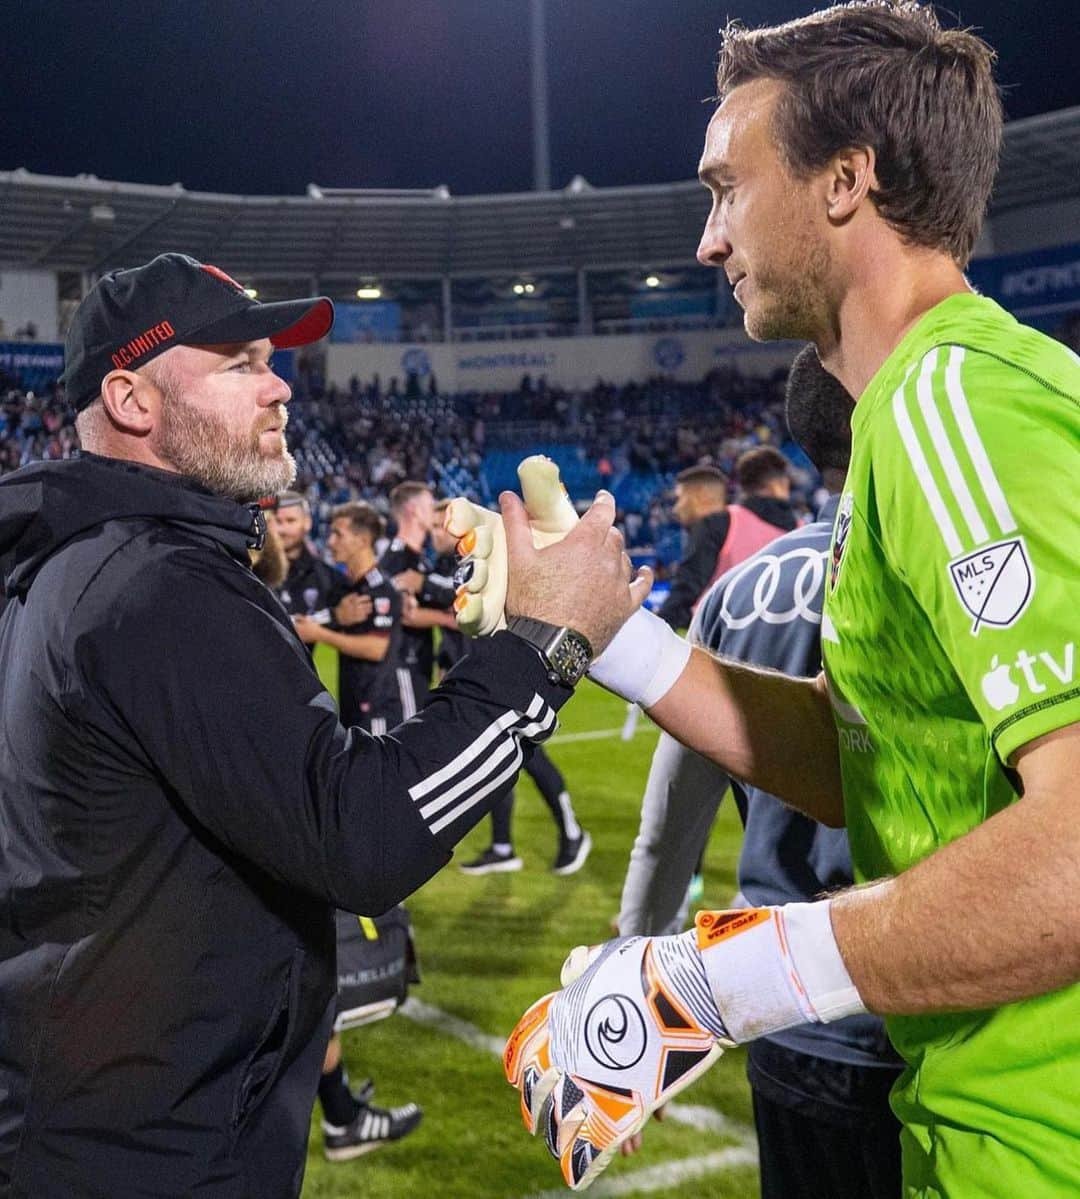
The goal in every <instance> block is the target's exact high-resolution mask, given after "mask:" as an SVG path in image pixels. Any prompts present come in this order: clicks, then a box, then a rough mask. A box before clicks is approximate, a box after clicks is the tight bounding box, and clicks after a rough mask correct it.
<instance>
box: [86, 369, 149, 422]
mask: <svg viewBox="0 0 1080 1199" xmlns="http://www.w3.org/2000/svg"><path fill="white" fill-rule="evenodd" d="M101 401H102V403H103V404H104V405H105V411H106V412H107V413H108V414H109V419H110V420H111V421H112V423H113V424H114V425H115V426H116V428H117V429H119V430H120V432H122V433H130V434H132V435H133V436H135V437H145V436H146V435H147V434H148V433H150V432H152V431H153V429H154V427H155V426H156V424H157V418H158V413H159V412H160V410H161V392H160V390H159V389H158V387H157V385H156V384H155V383H154V382H153V381H152V380H150V379H148V378H146V377H145V376H144V375H140V374H137V373H136V372H135V371H125V370H117V371H110V372H109V373H108V374H107V375H106V376H105V378H104V379H102V381H101Z"/></svg>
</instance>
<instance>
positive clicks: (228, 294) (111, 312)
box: [61, 254, 334, 411]
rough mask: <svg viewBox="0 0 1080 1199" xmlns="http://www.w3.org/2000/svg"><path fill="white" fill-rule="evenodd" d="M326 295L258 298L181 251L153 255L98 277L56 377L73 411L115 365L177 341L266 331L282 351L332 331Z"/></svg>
mask: <svg viewBox="0 0 1080 1199" xmlns="http://www.w3.org/2000/svg"><path fill="white" fill-rule="evenodd" d="M333 323H334V305H333V304H332V303H331V302H330V301H329V300H328V299H327V298H326V297H325V296H317V297H315V298H314V299H308V300H284V301H282V302H280V303H277V304H260V303H259V302H258V301H257V300H253V299H252V298H251V297H250V296H249V295H247V294H246V292H245V291H244V289H243V287H241V286H240V284H239V283H237V282H236V280H235V279H232V278H230V277H229V276H228V275H226V274H225V272H224V271H223V270H219V268H218V267H216V266H207V265H206V264H205V263H202V262H196V261H195V259H194V258H189V257H188V256H187V255H186V254H159V255H158V257H157V258H155V259H154V260H153V261H152V262H148V263H147V264H146V265H145V266H137V267H133V268H131V269H130V270H126V271H113V272H112V273H111V274H108V275H105V276H103V277H102V278H101V279H100V280H99V281H98V283H97V284H96V285H95V287H94V289H93V290H92V291H91V292H90V294H89V295H88V296H87V297H86V298H85V299H84V300H83V301H82V303H81V304H80V305H79V307H78V308H76V310H75V314H74V316H73V317H72V318H71V325H70V326H69V327H68V333H67V338H66V340H65V342H64V373H63V374H62V375H61V380H62V382H63V383H64V386H65V388H66V390H67V398H68V402H69V403H70V404H71V405H72V407H73V408H75V410H76V411H79V410H81V409H83V408H85V407H86V405H87V404H89V403H90V402H91V401H92V400H95V399H96V398H97V397H98V395H99V394H100V391H101V381H102V379H104V378H105V376H106V375H107V374H108V373H109V372H110V371H113V370H135V369H136V368H137V367H140V366H145V364H146V363H147V362H149V361H150V360H151V359H152V358H156V357H157V356H158V355H159V354H163V353H164V352H165V351H166V350H171V349H172V347H173V346H179V345H196V346H198V345H219V344H222V343H225V342H238V341H257V340H259V339H260V338H263V337H269V338H270V341H271V342H272V343H273V344H274V346H275V347H276V348H278V349H281V350H287V349H290V348H292V347H293V346H306V345H308V344H309V343H310V342H313V341H318V340H319V339H320V338H321V337H325V336H326V334H327V333H329V332H330V326H331V325H333Z"/></svg>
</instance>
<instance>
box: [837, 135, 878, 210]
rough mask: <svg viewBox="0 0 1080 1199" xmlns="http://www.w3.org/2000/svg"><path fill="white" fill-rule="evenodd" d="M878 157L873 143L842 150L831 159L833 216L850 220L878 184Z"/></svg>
mask: <svg viewBox="0 0 1080 1199" xmlns="http://www.w3.org/2000/svg"><path fill="white" fill-rule="evenodd" d="M876 166H877V157H876V155H875V154H874V151H873V150H872V149H871V148H870V147H869V146H853V147H850V148H849V149H846V150H842V151H841V152H840V153H839V154H837V155H836V156H835V157H834V158H833V159H832V161H831V162H830V163H829V169H828V177H827V186H826V191H825V203H826V204H827V205H828V212H829V220H830V221H832V222H833V223H834V224H843V223H844V222H845V221H848V220H850V219H851V218H852V217H853V216H854V215H855V213H856V212H858V210H859V208H860V207H861V206H862V205H863V204H864V203H865V202H866V201H867V200H868V199H869V198H870V196H871V194H872V193H873V191H874V190H875V189H876V188H877V186H878V181H877V174H876Z"/></svg>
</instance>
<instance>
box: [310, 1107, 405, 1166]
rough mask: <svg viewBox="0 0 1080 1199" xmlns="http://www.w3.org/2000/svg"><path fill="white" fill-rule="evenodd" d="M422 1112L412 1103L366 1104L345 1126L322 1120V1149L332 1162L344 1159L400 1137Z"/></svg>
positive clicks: (398, 1139) (346, 1159) (357, 1155)
mask: <svg viewBox="0 0 1080 1199" xmlns="http://www.w3.org/2000/svg"><path fill="white" fill-rule="evenodd" d="M423 1114H424V1113H423V1112H422V1111H421V1109H420V1108H419V1107H417V1105H416V1104H415V1103H406V1104H404V1105H403V1106H402V1107H392V1108H382V1107H367V1106H365V1107H364V1108H362V1109H361V1111H360V1114H359V1115H358V1116H357V1117H356V1119H355V1120H353V1122H352V1123H351V1124H349V1125H348V1126H347V1127H345V1128H336V1127H335V1126H334V1125H332V1124H327V1122H326V1121H325V1120H324V1121H323V1124H322V1131H323V1153H324V1154H325V1155H326V1157H327V1159H328V1160H329V1161H332V1162H346V1161H349V1160H351V1159H352V1158H354V1157H360V1156H361V1155H362V1154H364V1153H370V1152H371V1151H372V1150H373V1149H378V1148H379V1147H380V1146H382V1145H388V1144H390V1142H391V1141H400V1140H401V1138H402V1137H404V1136H408V1134H409V1133H410V1132H412V1130H413V1129H414V1128H415V1127H416V1126H417V1125H418V1124H419V1123H420V1120H421V1118H422V1116H423Z"/></svg>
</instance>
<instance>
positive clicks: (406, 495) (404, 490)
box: [390, 479, 435, 516]
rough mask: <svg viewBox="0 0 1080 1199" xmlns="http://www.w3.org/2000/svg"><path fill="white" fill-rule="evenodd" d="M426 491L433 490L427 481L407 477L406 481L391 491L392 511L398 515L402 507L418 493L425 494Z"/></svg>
mask: <svg viewBox="0 0 1080 1199" xmlns="http://www.w3.org/2000/svg"><path fill="white" fill-rule="evenodd" d="M425 491H428V492H431V494H432V495H434V494H435V493H434V492H432V491H431V488H430V487H429V486H428V485H427V484H426V483H417V482H416V481H415V480H414V479H406V480H405V482H404V483H399V484H398V485H397V486H396V487H395V488H393V489H392V490H391V492H390V511H391V512H393V513H394V515H395V516H396V515H397V514H398V513H399V512H400V511H401V510H402V508H404V507H405V505H406V504H407V503H408V502H409V500H414V499H416V497H417V496H418V495H423V494H424V492H425Z"/></svg>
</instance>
